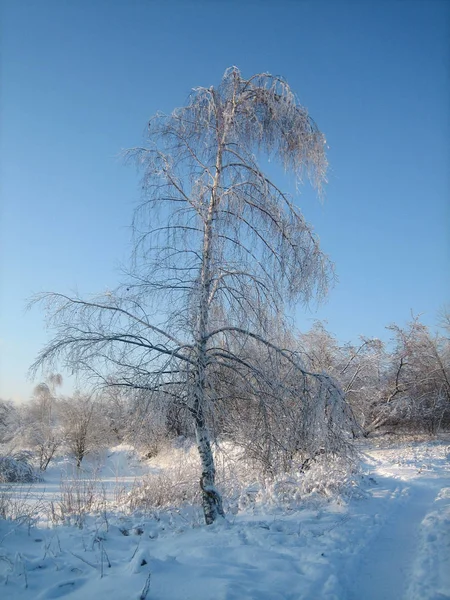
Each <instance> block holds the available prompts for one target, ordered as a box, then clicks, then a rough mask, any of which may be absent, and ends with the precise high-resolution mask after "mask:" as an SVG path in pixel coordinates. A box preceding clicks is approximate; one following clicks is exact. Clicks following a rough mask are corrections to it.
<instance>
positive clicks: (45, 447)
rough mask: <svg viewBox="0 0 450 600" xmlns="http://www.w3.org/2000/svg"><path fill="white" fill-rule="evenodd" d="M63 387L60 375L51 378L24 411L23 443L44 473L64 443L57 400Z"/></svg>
mask: <svg viewBox="0 0 450 600" xmlns="http://www.w3.org/2000/svg"><path fill="white" fill-rule="evenodd" d="M61 385H62V377H61V375H59V374H51V375H49V376H48V377H47V378H46V380H45V381H44V382H42V383H39V384H38V385H37V386H36V387H35V388H34V391H33V397H32V399H31V401H30V402H29V403H28V405H26V406H25V407H24V408H23V409H22V415H23V418H22V436H23V440H24V442H25V444H26V445H27V446H28V447H30V448H31V449H32V450H33V451H34V452H35V454H36V456H37V459H38V463H39V469H40V470H41V471H45V470H46V468H47V467H48V465H49V463H50V461H51V460H52V458H53V456H54V455H55V452H56V451H57V449H58V448H59V446H60V445H61V443H62V435H61V431H60V428H59V424H58V414H57V412H58V406H57V396H56V390H57V388H58V387H60V386H61Z"/></svg>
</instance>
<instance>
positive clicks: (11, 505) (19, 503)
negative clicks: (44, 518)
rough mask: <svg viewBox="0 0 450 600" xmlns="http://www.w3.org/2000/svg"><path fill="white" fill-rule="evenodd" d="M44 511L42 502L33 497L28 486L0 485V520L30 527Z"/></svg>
mask: <svg viewBox="0 0 450 600" xmlns="http://www.w3.org/2000/svg"><path fill="white" fill-rule="evenodd" d="M44 509H45V505H44V501H43V500H42V498H36V497H35V496H34V495H33V492H32V487H31V486H30V485H23V484H11V485H0V519H5V520H7V521H15V522H17V523H26V524H28V525H30V524H31V523H33V522H34V521H36V520H37V519H38V517H39V515H40V514H42V513H43V511H44Z"/></svg>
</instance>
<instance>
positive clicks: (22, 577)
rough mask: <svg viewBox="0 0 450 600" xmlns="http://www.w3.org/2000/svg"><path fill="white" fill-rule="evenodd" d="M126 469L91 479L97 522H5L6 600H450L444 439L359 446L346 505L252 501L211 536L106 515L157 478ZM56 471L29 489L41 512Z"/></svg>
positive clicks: (190, 521) (0, 531)
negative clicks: (120, 497)
mask: <svg viewBox="0 0 450 600" xmlns="http://www.w3.org/2000/svg"><path fill="white" fill-rule="evenodd" d="M127 456H128V454H127V452H125V451H123V450H120V449H119V450H115V451H114V452H112V453H111V454H110V456H109V457H108V461H107V463H106V465H104V466H103V467H102V468H100V467H99V468H98V469H97V470H96V479H95V481H96V484H95V485H98V483H99V482H101V489H102V490H103V495H104V498H105V504H104V507H105V509H104V510H103V511H102V510H98V512H97V515H96V516H95V517H94V516H92V517H86V518H85V519H83V521H82V523H81V524H82V528H81V529H80V528H79V527H77V526H76V521H73V520H72V521H71V522H72V524H71V525H60V526H54V525H51V524H50V523H51V518H50V516H49V514H48V512H47V514H45V512H41V513H39V514H38V515H37V516H36V520H35V522H34V524H33V525H32V526H31V525H29V524H28V525H27V523H24V524H22V525H18V524H17V522H13V521H0V590H1V591H0V597H1V598H2V599H3V598H4V599H5V600H8V599H11V600H19V599H20V600H21V599H23V600H25V599H26V600H28V599H30V600H31V599H33V600H34V599H38V600H47V599H51V598H67V600H94V599H95V600H98V599H103V598H105V599H111V600H132V599H136V600H137V599H139V598H145V597H146V598H147V600H152V599H154V600H156V599H160V600H181V599H186V600H187V599H192V600H194V599H195V600H206V599H208V600H220V599H223V600H225V599H227V600H232V599H236V600H245V599H258V600H259V599H261V600H277V599H292V600H293V599H295V600H322V599H323V600H332V599H333V600H374V599H377V600H383V599H384V600H401V599H407V600H445V599H450V440H447V441H445V440H441V441H433V442H424V441H422V442H417V441H416V442H411V441H409V442H404V443H402V444H401V443H396V444H395V445H394V444H393V443H392V442H391V443H390V444H387V443H384V445H383V444H382V443H380V444H379V445H378V446H371V447H370V448H369V447H367V448H365V449H364V455H363V473H364V474H363V476H361V477H360V478H358V479H357V480H356V482H357V485H354V486H353V487H352V488H351V489H347V490H346V493H345V494H341V495H340V496H336V497H331V498H330V497H329V498H323V497H321V496H319V495H317V494H310V495H308V496H307V497H305V498H304V499H303V500H302V501H301V502H300V503H299V504H298V505H297V506H293V505H292V503H291V504H289V505H284V506H277V505H276V504H274V503H273V502H272V503H269V502H267V501H261V502H258V501H256V502H255V501H249V502H248V506H247V507H246V508H244V509H241V510H239V511H237V513H236V514H228V516H227V519H226V521H225V522H222V523H218V524H214V525H212V526H209V527H207V526H204V525H203V524H202V522H201V518H200V513H199V510H198V509H190V510H189V508H185V509H183V510H171V511H167V510H159V511H154V512H153V514H152V515H148V514H147V515H146V514H144V513H139V512H135V513H133V514H131V515H130V514H128V513H125V512H123V513H119V512H114V513H112V512H111V511H110V510H108V509H107V507H108V506H109V504H108V502H109V501H111V499H114V496H117V494H118V492H117V489H121V490H122V493H123V494H124V495H126V491H127V489H129V487H130V486H131V485H132V481H133V480H134V477H135V476H138V477H141V476H142V474H143V473H144V472H146V471H149V470H150V473H153V474H154V475H155V476H157V474H158V473H160V472H161V470H162V469H163V467H162V466H161V465H159V466H158V465H157V464H156V463H153V467H148V466H143V465H142V464H139V463H137V462H136V461H134V462H133V461H131V464H130V459H129V457H128V458H127ZM61 468H66V467H64V465H56V467H54V468H53V469H51V470H50V471H49V474H48V476H46V479H47V481H45V482H42V483H39V484H35V486H34V488H33V494H37V496H34V498H37V497H38V495H39V493H40V494H41V498H42V499H43V500H44V499H45V501H46V502H45V503H43V504H46V505H47V506H48V500H49V498H50V497H51V495H52V493H53V494H54V497H55V498H56V495H57V494H59V497H60V496H61V490H60V488H59V485H60V484H59V480H60V469H61ZM58 469H59V470H58ZM130 473H131V474H130ZM85 491H86V490H85ZM88 491H89V490H88ZM69 495H70V494H69ZM72 499H73V495H72ZM116 499H117V498H116ZM24 502H28V503H29V502H30V493H28V494H27V495H26V500H24ZM97 508H98V507H97ZM55 510H56V508H55ZM79 524H80V523H79Z"/></svg>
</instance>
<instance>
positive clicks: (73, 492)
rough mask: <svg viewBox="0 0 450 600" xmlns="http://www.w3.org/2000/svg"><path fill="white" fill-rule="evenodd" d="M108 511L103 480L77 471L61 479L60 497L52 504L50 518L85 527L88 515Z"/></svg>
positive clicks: (54, 521) (57, 521) (55, 521)
mask: <svg viewBox="0 0 450 600" xmlns="http://www.w3.org/2000/svg"><path fill="white" fill-rule="evenodd" d="M105 511H106V498H105V489H104V487H103V485H102V482H101V480H100V479H99V478H98V477H96V476H95V475H93V476H88V477H86V476H85V475H84V474H83V473H81V472H75V473H74V474H73V476H72V477H67V478H64V479H61V484H60V497H59V499H57V500H56V501H53V502H51V504H50V520H51V521H52V522H53V523H54V524H58V523H65V524H71V525H75V526H76V527H79V528H80V529H82V528H83V526H84V523H85V519H86V516H87V515H89V514H92V513H101V512H103V513H104V512H105Z"/></svg>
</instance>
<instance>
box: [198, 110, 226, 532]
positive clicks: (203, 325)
mask: <svg viewBox="0 0 450 600" xmlns="http://www.w3.org/2000/svg"><path fill="white" fill-rule="evenodd" d="M216 116H217V141H218V149H217V156H216V172H215V176H214V182H213V185H212V189H211V197H210V200H209V206H208V211H207V214H206V215H205V220H204V228H203V251H202V265H201V270H200V297H199V313H198V321H197V331H196V338H197V339H196V353H197V357H196V358H197V364H196V368H195V370H194V381H195V383H194V406H193V415H194V420H195V435H196V438H197V447H198V452H199V455H200V460H201V464H202V476H201V478H200V487H201V490H202V505H203V511H204V514H205V521H206V524H207V525H210V524H211V523H214V521H215V520H216V519H217V517H218V516H221V517H223V516H224V512H223V507H222V498H221V496H220V494H219V492H218V491H217V489H216V487H215V475H216V470H215V466H214V456H213V453H212V450H211V443H210V440H209V434H208V429H207V427H206V423H205V415H204V406H205V402H206V394H205V389H206V368H207V353H206V350H207V348H206V339H207V333H208V324H209V308H210V307H209V304H210V291H211V283H212V274H211V264H212V255H213V250H214V248H213V226H214V225H213V224H214V217H215V212H216V209H217V204H218V202H219V196H218V190H219V184H220V177H221V171H222V152H223V143H224V136H225V133H224V130H223V118H222V107H220V106H218V105H216Z"/></svg>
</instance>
